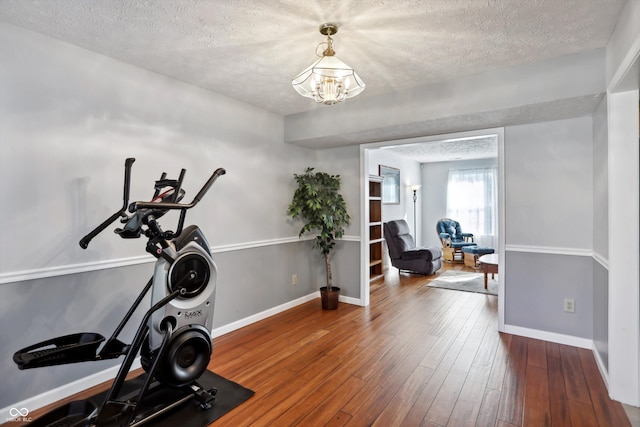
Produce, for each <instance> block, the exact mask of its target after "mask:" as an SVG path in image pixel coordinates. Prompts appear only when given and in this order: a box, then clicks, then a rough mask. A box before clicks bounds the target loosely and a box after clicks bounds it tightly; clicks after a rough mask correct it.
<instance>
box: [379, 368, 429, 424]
mask: <svg viewBox="0 0 640 427" xmlns="http://www.w3.org/2000/svg"><path fill="white" fill-rule="evenodd" d="M433 372H434V370H433V369H429V368H425V367H422V366H417V367H416V369H415V370H414V371H413V372H412V373H411V375H410V376H409V378H408V379H407V381H406V382H405V383H404V384H403V385H402V387H400V389H399V390H398V392H397V393H396V394H395V395H394V396H393V398H392V399H391V400H390V401H389V404H388V405H387V406H386V407H385V409H384V410H383V411H382V412H381V413H380V415H379V416H378V417H377V418H376V420H375V421H374V422H373V424H372V425H373V426H379V427H391V426H399V425H400V424H401V423H402V420H404V417H405V416H406V415H407V413H408V412H409V410H410V409H411V407H412V406H413V404H414V403H415V401H416V399H417V398H418V396H419V395H420V393H421V392H422V390H423V389H424V387H425V386H426V385H427V382H428V381H429V379H430V378H431V376H432V375H433Z"/></svg>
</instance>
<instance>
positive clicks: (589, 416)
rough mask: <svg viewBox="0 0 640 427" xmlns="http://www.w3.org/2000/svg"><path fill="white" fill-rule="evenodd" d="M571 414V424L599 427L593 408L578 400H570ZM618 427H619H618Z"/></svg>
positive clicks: (583, 426)
mask: <svg viewBox="0 0 640 427" xmlns="http://www.w3.org/2000/svg"><path fill="white" fill-rule="evenodd" d="M569 412H570V413H571V423H572V425H574V426H579V427H598V426H599V424H598V420H597V419H596V413H595V411H594V410H593V406H591V405H589V404H587V403H583V402H580V401H577V400H571V399H569ZM616 427H617V426H616Z"/></svg>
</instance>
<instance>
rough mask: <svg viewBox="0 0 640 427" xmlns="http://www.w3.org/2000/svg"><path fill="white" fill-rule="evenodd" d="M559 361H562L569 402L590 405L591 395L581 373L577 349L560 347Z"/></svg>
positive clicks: (565, 346)
mask: <svg viewBox="0 0 640 427" xmlns="http://www.w3.org/2000/svg"><path fill="white" fill-rule="evenodd" d="M560 359H561V360H562V371H563V374H564V384H565V390H566V392H567V398H568V399H569V401H578V402H581V403H585V404H587V405H591V395H590V393H589V387H587V381H586V380H585V378H584V373H583V372H582V364H581V363H580V358H579V357H578V349H577V348H575V347H570V346H567V345H560Z"/></svg>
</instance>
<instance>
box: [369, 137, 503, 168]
mask: <svg viewBox="0 0 640 427" xmlns="http://www.w3.org/2000/svg"><path fill="white" fill-rule="evenodd" d="M382 149H383V150H388V151H392V152H393V153H395V154H398V155H400V156H405V157H410V158H411V159H413V160H415V161H417V162H419V163H432V162H445V161H453V160H472V159H490V158H495V157H498V137H497V136H496V135H488V136H478V137H471V138H456V139H447V140H443V141H432V142H419V143H415V144H402V145H396V146H389V147H384V148H382Z"/></svg>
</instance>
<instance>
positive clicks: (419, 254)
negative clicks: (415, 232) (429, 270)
mask: <svg viewBox="0 0 640 427" xmlns="http://www.w3.org/2000/svg"><path fill="white" fill-rule="evenodd" d="M440 256H442V251H441V250H440V248H415V249H411V250H409V251H405V252H403V253H402V254H401V255H400V258H401V259H405V260H409V259H424V260H426V261H433V260H434V259H438V258H440Z"/></svg>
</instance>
